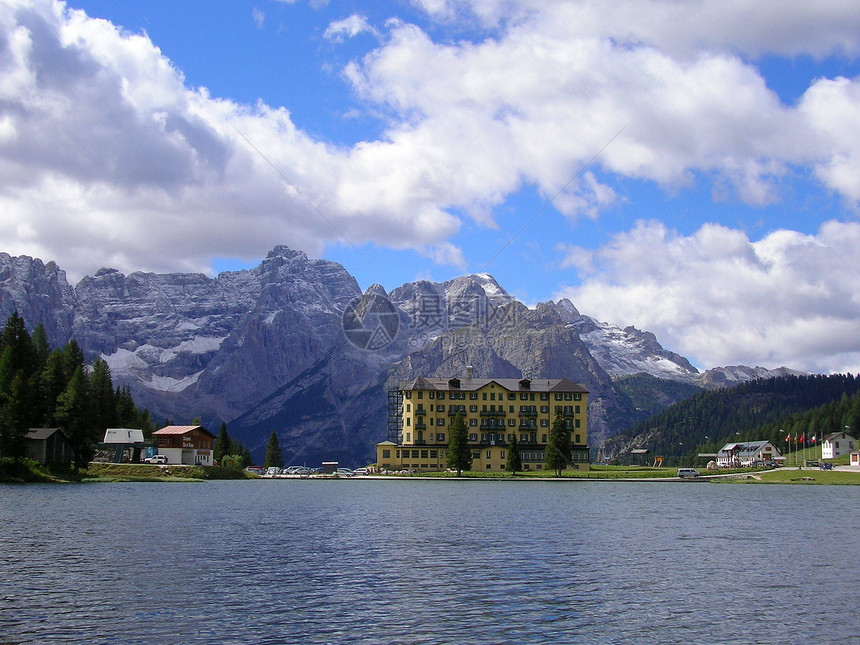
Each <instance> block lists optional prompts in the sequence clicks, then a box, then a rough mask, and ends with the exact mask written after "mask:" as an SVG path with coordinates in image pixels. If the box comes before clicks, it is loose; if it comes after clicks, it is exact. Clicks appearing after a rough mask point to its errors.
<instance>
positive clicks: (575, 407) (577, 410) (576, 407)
mask: <svg viewBox="0 0 860 645" xmlns="http://www.w3.org/2000/svg"><path fill="white" fill-rule="evenodd" d="M573 409H574V410H575V411H576V413H577V414H579V406H578V405H577V406H574V408H573Z"/></svg>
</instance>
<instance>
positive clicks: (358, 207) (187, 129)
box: [0, 0, 860, 372]
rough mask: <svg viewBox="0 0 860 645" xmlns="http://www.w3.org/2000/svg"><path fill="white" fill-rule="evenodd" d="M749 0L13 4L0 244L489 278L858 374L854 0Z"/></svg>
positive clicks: (675, 342)
mask: <svg viewBox="0 0 860 645" xmlns="http://www.w3.org/2000/svg"><path fill="white" fill-rule="evenodd" d="M763 6H765V5H763V4H762V3H756V2H743V1H741V0H738V1H737V2H734V3H731V4H730V5H726V3H724V2H714V1H710V0H698V1H693V2H689V3H675V2H669V1H668V0H665V1H664V0H642V1H640V2H632V1H631V2H618V3H603V2H597V1H594V2H592V1H589V0H581V1H576V2H555V3H545V2H539V1H538V0H481V1H478V0H472V1H470V0H399V1H395V2H367V1H360V0H357V1H353V2H349V3H336V2H325V1H320V0H315V1H312V2H306V1H303V0H296V1H294V2H278V1H274V0H258V1H256V2H242V1H231V2H226V1H219V2H209V3H197V2H188V1H185V0H179V1H176V2H170V3H167V2H143V1H128V2H119V3H118V2H108V1H90V0H70V2H68V3H67V4H65V5H64V4H60V3H56V2H53V0H10V1H9V2H7V3H4V6H3V7H0V30H2V31H0V35H2V39H0V178H2V184H0V185H2V187H3V190H2V191H0V202H1V203H0V208H2V210H3V211H5V212H6V213H8V215H7V216H6V217H4V218H3V220H5V221H0V250H3V251H5V252H8V253H11V254H13V255H16V254H26V255H32V256H36V257H40V258H42V259H44V260H45V261H47V260H55V261H57V263H58V264H59V265H60V266H61V267H62V268H64V269H65V270H66V271H67V272H68V273H69V275H70V278H71V279H72V280H73V281H75V280H76V279H78V278H80V277H82V276H83V275H86V274H91V273H93V272H95V271H96V270H97V269H98V268H100V267H101V266H112V267H115V268H118V269H120V270H122V271H124V272H131V271H134V270H151V271H177V270H189V271H203V272H206V273H209V274H210V275H215V274H216V273H217V272H218V271H222V270H230V269H236V268H241V267H245V266H255V265H256V264H258V263H259V262H260V260H261V259H262V258H263V257H265V255H266V253H267V252H268V251H269V250H270V249H271V248H272V247H273V246H275V245H276V244H280V243H285V244H288V245H290V246H292V247H294V248H298V249H302V250H304V251H306V252H307V253H308V255H310V256H312V257H324V258H327V259H330V260H334V261H337V262H340V263H342V264H343V265H344V266H345V267H346V268H347V269H348V270H349V271H350V272H351V273H352V274H353V275H355V276H356V278H357V279H358V281H359V283H360V285H361V286H362V288H367V287H369V286H370V285H371V284H373V283H381V284H382V285H383V286H384V287H385V288H386V289H393V288H395V287H397V286H399V285H400V284H402V283H404V282H408V281H411V280H415V279H420V278H426V279H431V280H437V281H441V280H447V279H451V278H453V277H456V276H457V275H461V274H463V273H469V272H482V271H486V272H488V273H491V274H492V275H493V276H494V277H495V278H496V279H497V280H498V281H499V283H500V284H501V285H502V286H503V287H504V288H505V289H506V290H508V291H509V292H510V293H511V294H512V295H513V296H515V297H517V298H519V299H521V300H522V301H523V302H525V303H527V304H534V303H537V302H539V301H545V300H549V299H558V298H561V297H568V298H570V299H571V301H572V302H573V303H574V304H575V305H576V306H577V308H578V309H579V310H580V311H581V312H582V313H584V314H587V315H590V316H592V317H594V318H596V319H598V320H604V321H609V322H612V323H615V324H618V325H621V326H626V325H634V326H636V327H638V328H640V329H647V330H649V331H653V332H654V333H655V334H656V335H657V338H658V340H659V341H660V342H661V343H662V344H663V345H664V346H666V347H667V348H669V349H672V350H674V351H677V352H679V353H681V354H683V355H685V356H687V357H689V358H690V359H691V360H692V361H693V363H694V364H696V365H697V366H699V367H701V368H708V367H712V366H715V365H727V364H741V363H742V364H749V365H763V366H766V367H777V366H779V365H788V366H791V367H795V368H798V369H806V370H810V371H824V372H828V371H846V370H850V371H855V372H856V371H858V370H860V322H858V321H860V287H858V286H857V284H856V283H858V282H860V280H857V279H856V278H857V270H856V268H855V266H856V260H857V257H858V252H857V243H860V224H858V218H857V200H858V199H860V128H859V127H858V126H860V116H858V115H860V83H858V80H857V77H858V73H860V60H858V55H860V7H858V6H857V5H856V3H853V2H831V3H827V4H826V5H824V6H819V3H814V2H787V1H786V2H772V3H767V5H766V6H767V9H766V10H765V9H763V8H762V7H763ZM604 147H605V148H604ZM601 150H602V151H601ZM595 155H597V157H596V158H594V159H593V161H592V158H593V157H594V156H595ZM275 168H276V169H277V171H276V170H275ZM562 189H564V190H562ZM559 191H562V192H561V194H558V195H557V193H559ZM523 227H525V228H523Z"/></svg>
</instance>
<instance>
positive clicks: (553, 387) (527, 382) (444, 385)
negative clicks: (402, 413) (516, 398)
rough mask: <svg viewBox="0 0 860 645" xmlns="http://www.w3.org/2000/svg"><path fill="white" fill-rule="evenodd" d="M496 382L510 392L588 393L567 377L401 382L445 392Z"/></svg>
mask: <svg viewBox="0 0 860 645" xmlns="http://www.w3.org/2000/svg"><path fill="white" fill-rule="evenodd" d="M490 383H495V384H496V385H498V386H499V387H502V388H504V389H506V390H508V391H509V392H581V393H586V394H587V393H588V390H586V389H585V388H584V387H583V386H581V385H579V384H577V383H574V382H573V381H571V380H570V379H567V378H550V379H547V378H536V379H517V378H448V377H436V376H433V377H424V376H419V377H418V378H416V379H414V380H412V381H404V382H402V383H401V384H400V389H401V390H440V391H443V392H448V391H451V392H474V391H475V390H480V389H481V388H482V387H484V386H485V385H489V384H490Z"/></svg>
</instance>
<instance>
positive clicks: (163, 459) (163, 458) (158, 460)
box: [143, 455, 167, 464]
mask: <svg viewBox="0 0 860 645" xmlns="http://www.w3.org/2000/svg"><path fill="white" fill-rule="evenodd" d="M143 462H144V463H146V464H166V463H167V455H153V456H152V457H147V458H146V459H144V460H143Z"/></svg>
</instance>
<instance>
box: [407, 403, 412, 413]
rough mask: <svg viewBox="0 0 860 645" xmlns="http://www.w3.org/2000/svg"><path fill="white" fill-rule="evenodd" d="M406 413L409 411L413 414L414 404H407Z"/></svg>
mask: <svg viewBox="0 0 860 645" xmlns="http://www.w3.org/2000/svg"><path fill="white" fill-rule="evenodd" d="M406 411H407V412H412V404H411V403H407V404H406Z"/></svg>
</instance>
